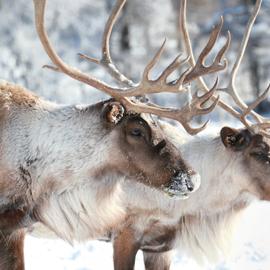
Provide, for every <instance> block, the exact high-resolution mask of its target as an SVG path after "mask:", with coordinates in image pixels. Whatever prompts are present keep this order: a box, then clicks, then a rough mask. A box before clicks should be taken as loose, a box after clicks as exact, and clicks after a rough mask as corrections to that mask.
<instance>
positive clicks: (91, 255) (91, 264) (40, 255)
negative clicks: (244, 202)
mask: <svg viewBox="0 0 270 270" xmlns="http://www.w3.org/2000/svg"><path fill="white" fill-rule="evenodd" d="M269 229H270V203H264V202H255V203H253V205H251V206H250V207H249V209H248V210H247V211H246V213H245V215H244V216H243V219H242V221H241V224H240V226H239V229H238V231H237V236H236V239H235V245H234V247H232V249H233V251H232V255H231V257H230V258H227V259H225V260H226V262H225V261H224V262H220V263H218V264H217V265H213V264H212V265H210V264H209V265H204V266H200V265H197V264H196V262H195V261H193V260H192V259H191V258H187V257H185V256H182V255H181V254H180V252H178V253H177V254H176V255H175V258H174V261H173V265H172V268H171V269H172V270H176V269H184V270H269V269H270V235H269ZM37 269H38V270H47V269H57V270H97V269H102V270H105V269H106V270H113V263H112V247H111V244H110V243H104V242H99V241H89V242H87V243H85V244H82V245H76V246H74V247H72V246H70V245H69V244H67V243H65V242H63V241H61V240H52V239H38V238H34V237H31V236H28V237H27V239H26V270H37ZM135 269H136V270H141V269H144V268H143V260H142V254H141V253H139V254H138V256H137V260H136V268H135Z"/></svg>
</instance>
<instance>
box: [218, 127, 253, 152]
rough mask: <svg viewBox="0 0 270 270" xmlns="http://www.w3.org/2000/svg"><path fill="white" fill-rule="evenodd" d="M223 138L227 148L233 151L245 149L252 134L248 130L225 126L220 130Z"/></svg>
mask: <svg viewBox="0 0 270 270" xmlns="http://www.w3.org/2000/svg"><path fill="white" fill-rule="evenodd" d="M220 136H221V140H222V142H223V144H224V146H225V147H226V148H230V149H232V150H233V151H241V150H243V149H245V148H246V147H247V146H248V145H249V144H250V140H251V134H250V132H249V131H247V130H240V131H239V130H237V129H233V128H230V127H224V128H222V129H221V131H220Z"/></svg>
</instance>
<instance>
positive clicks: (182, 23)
mask: <svg viewBox="0 0 270 270" xmlns="http://www.w3.org/2000/svg"><path fill="white" fill-rule="evenodd" d="M261 2H262V0H257V1H256V5H255V8H254V11H253V12H252V15H251V17H250V19H249V22H248V25H247V27H246V31H245V34H244V36H243V40H242V43H241V46H240V50H239V54H238V56H237V60H236V62H235V63H234V67H233V70H232V72H231V76H230V83H229V86H228V87H226V88H224V89H218V90H219V91H225V90H226V91H227V93H229V94H230V93H231V92H232V93H233V94H232V96H233V99H234V101H235V103H236V104H237V105H238V106H239V107H240V109H241V110H242V112H241V113H238V112H237V111H236V110H235V109H234V108H232V107H231V106H230V105H228V104H226V103H224V102H223V101H221V100H219V102H218V105H219V106H220V107H221V108H222V109H224V110H225V111H227V112H228V113H230V114H231V115H232V116H233V117H235V118H237V119H238V120H239V121H241V122H242V123H243V124H244V125H245V126H246V127H247V128H248V129H249V130H251V131H253V130H254V127H255V126H256V127H258V126H259V125H260V124H259V123H260V122H261V121H262V117H261V116H260V115H258V114H257V113H256V112H254V111H253V109H254V108H255V106H257V105H258V104H259V103H260V102H261V101H262V100H263V99H264V98H265V97H266V95H267V93H268V91H269V90H266V91H265V92H264V93H263V94H262V95H261V96H260V97H259V98H258V99H257V100H256V101H255V102H253V103H252V104H251V105H250V106H247V105H246V104H245V103H244V102H243V101H242V100H241V98H240V97H239V96H238V94H237V92H236V91H235V77H236V74H237V71H238V69H239V66H240V63H241V61H242V58H243V55H244V52H245V48H246V45H247V42H248V39H249V35H250V32H251V28H252V26H253V24H254V21H255V19H256V17H257V15H258V12H259V9H260V6H261ZM179 27H180V29H181V31H180V32H181V34H182V36H183V41H184V47H185V50H186V51H187V53H188V54H189V55H190V58H189V64H190V66H191V67H194V66H195V65H196V63H195V59H194V53H193V50H192V46H191V41H190V37H189V33H188V30H187V25H186V0H182V1H181V7H180V18H179ZM228 42H229V38H228V37H227V43H228ZM223 48H224V49H225V51H226V50H227V48H226V46H224V47H223ZM222 53H223V50H221V51H220V52H219V54H218V55H217V57H216V59H217V61H219V59H221V58H219V57H220V54H221V55H222ZM197 83H198V84H199V87H200V88H201V89H202V90H204V91H205V92H207V91H209V88H208V87H207V85H206V83H205V81H204V79H203V78H201V77H198V78H197ZM211 99H213V100H214V99H216V97H215V96H214V95H213V96H212V97H211ZM248 115H252V116H253V117H254V118H255V120H257V122H258V124H256V125H252V124H251V123H250V122H249V121H248V120H247V119H246V117H247V116H248ZM262 132H263V131H261V132H260V133H262Z"/></svg>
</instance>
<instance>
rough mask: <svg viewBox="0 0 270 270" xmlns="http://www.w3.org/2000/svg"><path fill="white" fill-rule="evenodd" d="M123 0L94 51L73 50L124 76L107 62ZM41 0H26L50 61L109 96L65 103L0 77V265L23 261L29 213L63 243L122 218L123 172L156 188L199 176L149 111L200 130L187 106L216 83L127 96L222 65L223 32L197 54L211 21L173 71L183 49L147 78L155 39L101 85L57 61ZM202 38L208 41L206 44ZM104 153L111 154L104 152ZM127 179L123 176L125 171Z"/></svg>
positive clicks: (181, 194) (189, 182)
mask: <svg viewBox="0 0 270 270" xmlns="http://www.w3.org/2000/svg"><path fill="white" fill-rule="evenodd" d="M124 3H125V1H123V0H121V1H119V0H118V1H117V3H116V6H115V8H114V10H113V11H112V14H111V16H110V17H109V20H108V22H107V24H106V27H105V31H104V37H105V38H104V40H103V58H102V59H101V60H100V61H98V60H96V59H92V58H87V57H86V56H84V55H82V57H83V58H86V59H88V60H89V59H90V60H91V61H96V62H97V63H100V64H102V65H104V66H105V67H106V68H107V69H108V70H109V72H110V73H111V74H112V75H113V76H114V77H116V78H121V80H125V77H123V76H122V75H121V73H120V72H119V71H118V69H117V68H116V66H115V65H113V64H112V63H111V58H110V52H109V51H108V46H107V45H108V43H109V37H110V35H111V31H112V25H113V23H114V20H115V18H116V17H117V16H118V15H119V12H120V10H121V8H122V6H123V4H124ZM45 4H46V0H34V9H35V22H36V29H37V33H38V35H39V39H40V41H41V43H42V45H43V47H44V49H45V51H46V53H47V54H48V56H49V58H50V59H51V61H52V62H53V64H54V65H55V66H49V65H47V66H46V67H47V68H49V69H53V70H55V71H58V72H62V73H65V74H66V75H68V76H70V77H71V78H73V79H75V80H78V81H80V82H83V83H86V84H88V85H90V86H92V87H95V88H97V89H98V90H100V91H102V92H104V93H106V94H108V95H109V96H111V99H108V100H105V101H103V102H99V103H97V104H94V105H87V106H86V105H77V106H66V105H59V104H54V103H52V102H48V101H45V100H43V99H41V98H40V97H37V96H36V95H34V94H33V93H31V92H30V91H28V90H26V89H24V88H22V87H20V86H17V85H13V84H11V83H2V84H1V85H0V90H1V91H0V110H1V114H0V123H1V128H0V131H1V136H0V139H1V157H0V168H1V171H0V173H1V177H0V269H5V270H9V269H13V270H14V269H16V270H22V269H24V260H23V243H24V236H25V232H26V231H27V230H28V229H29V228H31V227H32V226H33V225H35V224H37V223H41V224H43V226H45V227H46V228H48V229H50V230H51V231H53V232H54V233H55V234H56V235H57V236H58V237H60V238H62V239H64V240H66V241H68V242H70V243H73V242H74V241H75V240H76V241H82V240H87V239H91V238H96V237H100V236H102V235H104V234H105V232H107V231H110V230H112V228H114V227H115V226H116V224H119V223H121V221H123V220H124V218H125V207H122V206H125V204H123V201H122V198H123V195H122V188H121V183H122V182H125V179H126V178H129V179H133V180H134V183H135V182H137V183H138V185H139V186H148V187H149V188H151V189H154V190H156V191H157V192H158V193H160V194H163V195H161V196H164V194H169V195H170V197H174V198H180V199H181V198H185V197H187V196H188V195H189V194H190V193H192V192H194V191H196V190H197V189H198V187H199V185H200V176H199V175H198V174H197V173H196V172H195V171H194V170H193V169H192V167H190V166H189V165H188V163H187V162H185V160H184V159H183V158H182V156H181V153H179V151H178V149H177V148H176V147H175V146H174V145H173V144H172V143H171V142H170V141H169V140H167V138H166V136H165V133H164V132H163V131H162V129H161V127H160V124H159V122H158V121H157V120H155V119H154V118H153V117H152V116H151V115H156V116H160V117H166V118H170V119H174V120H176V121H178V122H179V123H181V125H183V127H184V128H185V130H186V131H187V132H188V133H190V134H193V135H194V134H197V133H198V132H200V131H202V130H203V129H204V128H205V126H206V123H205V124H204V125H203V126H201V127H197V128H193V127H191V126H190V124H189V123H188V122H189V121H190V120H192V118H193V117H194V116H197V115H202V114H207V113H209V112H211V111H212V110H213V109H214V107H215V106H216V104H217V102H218V99H215V100H214V101H213V102H212V104H211V105H210V106H209V107H205V106H204V104H205V103H206V102H207V101H208V100H209V99H210V98H211V97H212V96H213V94H214V92H215V89H216V87H217V82H216V83H215V85H214V87H213V88H212V90H211V91H210V92H208V93H206V94H204V95H202V96H198V95H194V96H193V98H192V100H191V102H190V103H188V104H186V105H185V106H183V107H182V108H179V109H174V108H163V107H159V106H157V105H155V104H151V103H148V102H142V101H140V99H138V98H137V96H144V95H145V94H152V93H160V92H172V93H178V92H183V91H185V89H186V85H187V84H189V83H190V82H191V81H193V80H195V79H196V78H197V77H199V76H202V75H205V74H209V73H214V72H218V71H220V70H223V69H224V68H225V67H226V61H225V62H223V61H222V60H223V56H224V54H225V52H226V50H227V48H228V46H229V38H228V41H227V42H226V43H225V45H224V46H223V47H222V48H221V50H220V51H219V53H218V54H217V56H216V60H215V61H214V63H213V64H212V65H210V66H208V67H206V66H204V64H203V62H204V59H205V57H206V56H207V55H208V54H209V53H210V51H211V49H212V47H213V44H214V43H215V42H216V39H217V37H218V33H219V31H220V29H215V30H214V31H213V33H212V35H211V36H210V39H209V42H208V45H207V46H206V47H205V48H204V49H203V50H202V52H201V55H200V57H199V59H198V62H197V64H196V66H195V67H194V68H191V69H187V70H186V71H185V72H183V73H182V74H180V76H179V77H178V79H177V80H175V81H173V82H169V81H168V76H169V75H170V74H171V73H172V72H173V71H175V70H176V69H177V68H178V67H179V66H180V65H181V64H183V63H185V62H186V61H187V60H188V58H187V59H184V60H182V59H181V58H180V56H177V57H176V58H175V59H174V61H173V62H172V63H171V64H170V65H169V66H168V67H167V68H165V69H164V71H163V72H162V74H161V75H160V76H159V78H157V79H156V80H151V79H150V78H149V72H150V71H151V69H152V68H153V67H154V65H155V64H156V63H157V61H158V59H159V57H160V56H161V54H162V52H163V51H164V46H165V42H164V43H163V45H162V46H161V48H160V49H159V50H158V52H157V53H156V54H155V56H154V57H153V59H152V60H151V61H150V63H149V64H148V65H147V66H146V68H145V70H144V72H143V77H142V80H141V81H140V82H139V83H138V84H135V83H131V82H128V81H125V83H127V84H129V86H128V87H126V86H123V87H120V86H119V87H114V86H110V85H108V84H106V83H104V82H102V81H100V80H98V79H96V78H94V77H92V76H90V75H87V74H85V73H83V72H81V71H79V70H78V69H76V68H74V67H71V66H69V65H68V64H66V63H65V62H64V61H63V60H62V59H61V58H60V57H59V55H58V54H57V53H56V51H55V50H54V49H53V47H52V45H51V43H50V41H49V38H48V35H47V33H46V30H45V26H44V16H45V15H44V12H45ZM209 44H210V45H209ZM112 153H113V155H112ZM133 180H132V181H133Z"/></svg>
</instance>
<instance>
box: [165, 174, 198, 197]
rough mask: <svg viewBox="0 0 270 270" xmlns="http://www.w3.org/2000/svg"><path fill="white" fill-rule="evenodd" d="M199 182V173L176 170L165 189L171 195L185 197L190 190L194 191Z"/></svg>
mask: <svg viewBox="0 0 270 270" xmlns="http://www.w3.org/2000/svg"><path fill="white" fill-rule="evenodd" d="M200 183H201V178H200V175H199V174H197V173H194V172H192V173H190V172H185V171H177V172H175V173H174V175H173V177H172V178H171V182H170V183H169V185H168V186H167V187H166V189H165V191H166V192H167V193H168V194H169V195H170V196H172V197H175V196H176V197H178V198H182V199H185V198H187V197H188V195H189V194H190V193H192V192H195V191H196V190H197V189H198V188H199V186H200Z"/></svg>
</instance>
